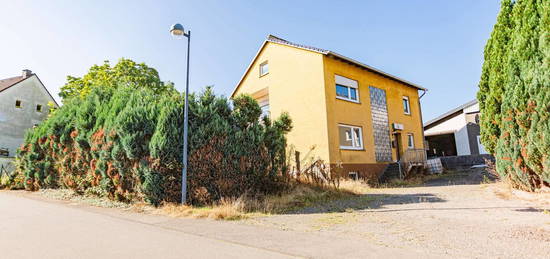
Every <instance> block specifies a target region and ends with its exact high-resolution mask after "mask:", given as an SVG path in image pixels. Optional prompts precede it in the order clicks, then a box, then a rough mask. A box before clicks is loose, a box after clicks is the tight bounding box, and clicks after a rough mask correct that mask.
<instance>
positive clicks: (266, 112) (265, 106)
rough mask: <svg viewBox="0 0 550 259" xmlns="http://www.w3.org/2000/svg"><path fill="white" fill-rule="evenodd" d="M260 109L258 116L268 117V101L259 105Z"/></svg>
mask: <svg viewBox="0 0 550 259" xmlns="http://www.w3.org/2000/svg"><path fill="white" fill-rule="evenodd" d="M260 109H261V110H262V115H261V116H260V118H263V117H268V118H269V114H270V113H269V103H268V104H264V105H262V106H260Z"/></svg>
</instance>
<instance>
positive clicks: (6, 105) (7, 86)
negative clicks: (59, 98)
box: [0, 69, 57, 156]
mask: <svg viewBox="0 0 550 259" xmlns="http://www.w3.org/2000/svg"><path fill="white" fill-rule="evenodd" d="M49 102H53V103H54V104H55V106H56V107H57V103H56V102H55V100H54V99H53V97H52V96H51V95H50V93H49V92H48V90H47V89H46V87H44V85H43V84H42V82H41V81H40V79H39V78H38V76H36V74H33V73H32V72H31V71H30V70H27V69H25V70H23V74H22V75H21V76H16V77H11V78H7V79H2V80H0V150H2V151H3V152H2V154H3V155H7V156H15V151H16V150H17V148H19V146H20V145H21V144H22V143H23V140H24V137H25V131H26V130H27V129H29V128H32V127H34V126H35V125H38V124H39V123H40V122H41V121H43V120H44V119H46V117H47V116H48V112H49V107H48V103H49ZM6 150H7V152H6ZM6 153H7V154H6Z"/></svg>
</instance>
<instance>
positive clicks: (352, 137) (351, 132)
mask: <svg viewBox="0 0 550 259" xmlns="http://www.w3.org/2000/svg"><path fill="white" fill-rule="evenodd" d="M338 131H339V136H340V148H341V149H355V150H360V149H363V134H362V131H361V128H360V127H355V126H348V125H338Z"/></svg>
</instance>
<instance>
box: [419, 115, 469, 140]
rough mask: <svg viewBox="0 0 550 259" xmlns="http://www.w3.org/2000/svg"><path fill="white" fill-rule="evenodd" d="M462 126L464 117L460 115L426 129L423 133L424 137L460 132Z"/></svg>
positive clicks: (464, 120) (464, 122) (464, 121)
mask: <svg viewBox="0 0 550 259" xmlns="http://www.w3.org/2000/svg"><path fill="white" fill-rule="evenodd" d="M464 125H466V116H465V115H464V114H463V113H462V114H459V115H457V116H455V117H452V118H450V119H448V120H446V121H444V122H442V123H440V124H438V125H435V126H434V127H432V128H429V129H427V130H426V131H424V135H425V136H432V135H440V134H448V133H453V132H456V131H458V130H460V129H461V128H462V127H464Z"/></svg>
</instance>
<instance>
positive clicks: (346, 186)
mask: <svg viewBox="0 0 550 259" xmlns="http://www.w3.org/2000/svg"><path fill="white" fill-rule="evenodd" d="M369 190H370V187H369V186H368V185H367V184H366V183H364V182H361V181H352V180H343V181H341V182H340V185H339V187H338V188H335V187H332V186H317V185H312V184H307V183H293V184H292V185H291V187H290V188H288V189H287V190H286V191H284V192H283V193H281V194H279V195H267V196H262V197H258V196H256V197H251V196H247V195H243V196H241V197H239V198H236V199H222V200H221V201H219V202H217V203H215V204H212V205H209V206H188V205H181V204H176V203H165V204H162V205H161V206H159V207H154V206H152V205H149V204H146V203H125V202H119V201H114V200H111V199H108V198H106V197H101V196H100V194H98V193H96V192H94V191H89V192H86V193H85V194H82V195H81V194H77V193H76V192H74V191H72V190H68V189H45V190H41V191H39V193H40V194H41V195H43V196H45V197H48V198H51V199H57V200H65V201H72V202H77V203H82V204H87V205H91V206H97V207H104V208H122V209H128V210H131V211H134V212H138V213H148V214H156V215H166V216H170V217H186V218H208V219H214V220H240V219H246V218H250V217H255V216H263V215H269V214H281V213H288V212H292V211H295V210H299V209H302V208H306V207H311V206H318V205H323V204H326V203H329V202H332V201H337V200H340V199H346V200H354V199H363V198H364V197H365V196H364V194H366V193H367V192H368V191H369Z"/></svg>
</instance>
